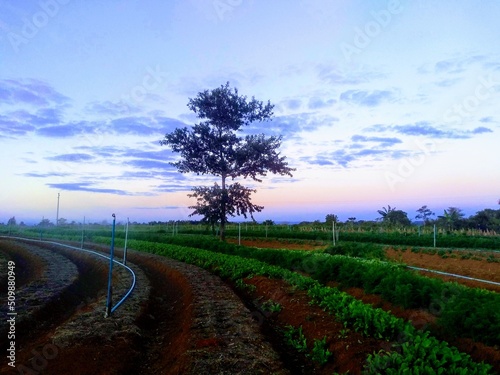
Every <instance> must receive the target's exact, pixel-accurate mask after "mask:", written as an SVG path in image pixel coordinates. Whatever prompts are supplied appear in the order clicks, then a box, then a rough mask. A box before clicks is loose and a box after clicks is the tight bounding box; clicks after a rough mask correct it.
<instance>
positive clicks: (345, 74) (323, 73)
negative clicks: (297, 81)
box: [316, 64, 385, 85]
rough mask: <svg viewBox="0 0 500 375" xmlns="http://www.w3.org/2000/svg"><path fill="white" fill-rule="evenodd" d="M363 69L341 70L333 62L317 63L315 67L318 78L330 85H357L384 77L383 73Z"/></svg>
mask: <svg viewBox="0 0 500 375" xmlns="http://www.w3.org/2000/svg"><path fill="white" fill-rule="evenodd" d="M364 69H365V68H363V70H361V69H356V68H352V69H349V70H347V69H346V70H343V69H341V68H339V67H338V66H336V65H334V64H319V65H318V66H317V67H316V71H317V74H318V78H319V80H320V81H321V82H328V83H329V84H332V85H359V84H361V83H369V82H372V81H374V80H376V79H380V78H384V77H385V75H384V74H383V73H380V72H370V71H366V70H364Z"/></svg>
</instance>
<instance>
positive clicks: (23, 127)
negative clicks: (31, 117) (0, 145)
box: [0, 115, 35, 137]
mask: <svg viewBox="0 0 500 375" xmlns="http://www.w3.org/2000/svg"><path fill="white" fill-rule="evenodd" d="M34 130H35V127H34V126H33V125H31V124H29V123H24V122H21V121H17V120H16V119H13V118H11V117H9V116H4V115H0V136H4V137H18V136H24V135H26V134H28V133H30V132H32V131H34Z"/></svg>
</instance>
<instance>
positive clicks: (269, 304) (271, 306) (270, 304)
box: [262, 299, 283, 313]
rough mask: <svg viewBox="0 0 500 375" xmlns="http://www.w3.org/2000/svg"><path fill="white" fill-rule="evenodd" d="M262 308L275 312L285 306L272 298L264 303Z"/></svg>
mask: <svg viewBox="0 0 500 375" xmlns="http://www.w3.org/2000/svg"><path fill="white" fill-rule="evenodd" d="M262 309H263V310H264V311H269V312H273V313H274V312H280V311H281V310H282V309H283V307H282V306H281V305H280V304H279V303H278V302H274V301H273V300H272V299H270V300H267V301H266V302H264V303H263V304H262Z"/></svg>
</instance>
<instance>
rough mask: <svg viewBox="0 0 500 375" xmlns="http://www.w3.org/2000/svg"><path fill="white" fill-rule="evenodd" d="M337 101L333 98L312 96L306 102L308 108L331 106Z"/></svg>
mask: <svg viewBox="0 0 500 375" xmlns="http://www.w3.org/2000/svg"><path fill="white" fill-rule="evenodd" d="M336 102H337V101H336V100H335V99H328V100H323V99H321V98H318V97H312V98H310V99H309V103H308V104H307V106H308V108H309V109H321V108H325V107H331V106H332V105H334V104H335V103H336Z"/></svg>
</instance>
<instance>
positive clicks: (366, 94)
mask: <svg viewBox="0 0 500 375" xmlns="http://www.w3.org/2000/svg"><path fill="white" fill-rule="evenodd" d="M340 100H341V101H344V102H347V103H353V104H358V105H362V106H366V107H375V106H378V105H380V104H381V103H382V102H384V101H392V100H394V93H393V92H392V91H388V90H374V91H366V90H348V91H344V92H343V93H342V94H340Z"/></svg>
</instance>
